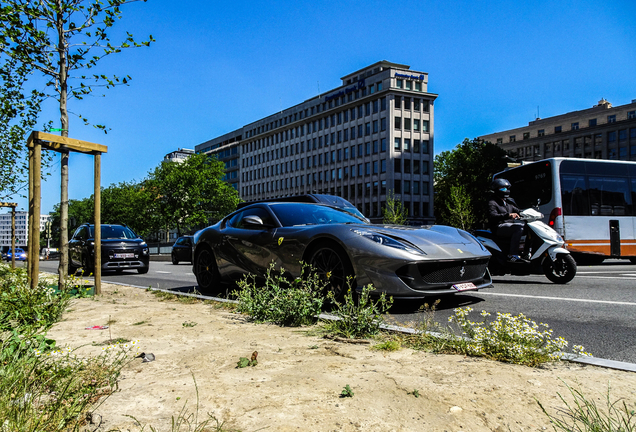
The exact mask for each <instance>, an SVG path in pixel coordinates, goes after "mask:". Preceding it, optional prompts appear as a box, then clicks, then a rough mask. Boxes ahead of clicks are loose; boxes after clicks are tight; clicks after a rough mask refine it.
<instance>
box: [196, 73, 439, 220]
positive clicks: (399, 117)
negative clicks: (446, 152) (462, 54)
mask: <svg viewBox="0 0 636 432" xmlns="http://www.w3.org/2000/svg"><path fill="white" fill-rule="evenodd" d="M341 80H342V84H341V86H339V87H336V88H334V89H332V90H329V91H327V92H324V93H322V94H319V95H317V96H315V97H313V98H311V99H309V100H306V101H304V102H302V103H299V104H298V105H295V106H293V107H290V108H287V109H284V110H282V111H280V112H277V113H275V114H272V115H270V116H267V117H265V118H262V119H259V120H256V121H254V122H251V123H248V124H246V125H245V126H243V127H242V128H240V129H238V130H235V131H232V132H229V133H227V134H225V135H222V136H220V137H217V138H214V139H211V140H209V141H206V142H204V143H202V144H199V145H197V146H196V148H195V151H196V152H197V153H209V154H215V155H216V156H217V158H218V159H219V160H221V161H223V162H225V166H226V179H227V180H228V181H229V182H230V183H231V184H232V185H233V186H234V187H235V188H236V189H237V190H238V192H239V194H240V196H241V198H243V199H244V200H245V201H253V200H258V199H266V198H277V197H282V196H287V195H296V194H303V193H326V194H333V195H338V196H341V197H343V198H345V199H347V200H349V201H350V202H351V203H353V204H354V205H355V206H356V207H357V208H358V209H359V210H360V211H361V212H363V213H364V214H365V216H367V217H369V218H370V219H371V220H373V221H379V220H381V219H382V208H383V207H384V204H385V202H386V197H387V194H390V193H392V194H394V196H395V197H396V199H398V200H401V202H402V203H403V205H404V206H405V208H406V209H407V211H408V218H409V220H410V221H411V222H412V223H428V222H432V221H433V182H432V173H433V154H434V152H433V130H434V129H433V123H434V122H433V117H434V116H433V112H434V110H433V106H434V101H435V99H436V98H437V95H436V94H434V93H429V92H428V74H427V73H424V72H416V71H413V70H411V69H410V66H407V65H401V64H396V63H390V62H387V61H380V62H378V63H375V64H372V65H371V66H368V67H365V68H363V69H360V70H358V71H356V72H353V73H350V74H348V75H345V76H344V77H342V78H341Z"/></svg>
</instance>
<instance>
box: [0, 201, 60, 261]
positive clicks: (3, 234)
mask: <svg viewBox="0 0 636 432" xmlns="http://www.w3.org/2000/svg"><path fill="white" fill-rule="evenodd" d="M50 217H51V216H50V215H48V214H46V215H40V232H42V231H44V230H45V229H46V222H47V221H48V220H49V219H50ZM28 225H29V213H28V212H25V211H16V212H15V247H21V248H23V249H26V247H27V244H28V242H29V230H28ZM0 248H2V251H3V252H6V251H8V250H9V249H11V212H9V213H5V214H0Z"/></svg>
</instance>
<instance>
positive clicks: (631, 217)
mask: <svg viewBox="0 0 636 432" xmlns="http://www.w3.org/2000/svg"><path fill="white" fill-rule="evenodd" d="M494 177H495V178H496V177H500V178H505V179H507V180H508V181H510V183H511V184H512V190H511V196H512V197H513V198H514V199H515V201H516V202H517V204H518V206H519V208H521V209H524V208H528V207H532V206H534V205H536V204H537V202H539V210H540V211H541V213H543V214H544V215H545V220H544V222H545V223H547V224H548V225H550V226H551V227H552V228H554V229H555V230H556V231H557V232H558V233H559V234H561V236H563V238H564V239H565V242H566V244H567V248H568V250H569V251H570V252H572V253H573V254H574V256H575V258H576V259H578V260H580V261H581V262H590V263H592V262H602V260H603V259H605V258H610V257H612V258H629V259H630V260H631V261H632V263H636V239H635V237H634V236H635V233H636V162H624V161H614V160H600V159H576V158H550V159H543V160H540V161H537V162H533V163H529V164H525V165H521V166H518V167H515V168H511V169H508V170H506V171H503V172H500V173H497V174H495V176H494Z"/></svg>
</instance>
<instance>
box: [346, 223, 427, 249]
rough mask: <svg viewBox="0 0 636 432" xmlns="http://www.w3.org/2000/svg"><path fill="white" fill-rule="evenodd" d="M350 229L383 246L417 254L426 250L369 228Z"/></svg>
mask: <svg viewBox="0 0 636 432" xmlns="http://www.w3.org/2000/svg"><path fill="white" fill-rule="evenodd" d="M351 231H353V232H354V233H356V234H358V235H359V236H362V237H364V238H367V239H369V240H371V241H374V242H376V243H378V244H381V245H383V246H388V247H392V248H396V249H400V250H403V251H406V252H408V253H412V254H418V255H426V252H424V251H423V250H421V249H420V248H418V247H416V246H414V245H411V244H405V243H402V242H399V241H397V240H395V239H393V238H391V237H389V236H386V235H384V234H380V233H377V232H375V231H370V230H365V229H352V230H351Z"/></svg>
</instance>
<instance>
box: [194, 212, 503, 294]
mask: <svg viewBox="0 0 636 432" xmlns="http://www.w3.org/2000/svg"><path fill="white" fill-rule="evenodd" d="M194 240H195V248H194V266H193V271H194V274H195V275H196V278H197V282H198V284H199V288H200V290H201V292H203V293H214V292H218V291H220V290H221V283H222V282H233V281H236V280H238V279H240V278H241V277H242V276H243V275H244V274H245V273H252V274H254V275H256V276H259V277H260V276H264V275H265V273H266V270H267V268H268V267H269V264H270V263H271V262H272V261H273V262H274V263H275V264H276V266H277V267H282V268H284V269H285V270H286V271H287V272H289V274H290V276H291V277H298V276H300V275H301V270H302V265H301V261H302V262H305V263H309V264H311V265H312V266H313V267H314V268H315V269H316V270H317V271H318V272H319V273H320V274H321V275H322V276H323V277H324V278H325V280H326V281H327V283H328V289H330V290H331V291H332V292H333V293H334V294H335V296H336V298H339V297H342V295H343V294H344V293H345V292H346V289H347V283H346V281H347V278H349V277H352V278H353V281H354V285H353V286H355V287H356V289H361V288H362V287H363V286H365V285H368V284H372V285H373V287H374V288H375V289H376V290H377V291H379V292H385V293H386V294H387V295H391V296H393V297H395V298H421V297H425V296H438V295H443V294H453V293H457V292H461V291H467V290H476V289H480V288H486V287H489V286H490V285H491V278H490V273H488V268H487V265H488V260H489V258H490V253H489V252H488V251H486V249H485V248H484V247H483V246H482V245H481V243H480V242H479V241H477V240H476V239H475V238H474V237H473V236H472V235H471V234H469V233H467V232H466V231H462V230H460V229H457V228H452V227H448V226H443V225H432V226H424V227H417V228H416V227H407V226H398V225H373V224H370V223H369V222H368V221H366V220H365V219H363V218H360V217H358V216H356V215H354V214H352V213H350V212H347V211H345V210H342V209H340V208H337V207H332V206H329V205H324V204H314V203H297V202H261V203H257V204H252V205H249V206H246V207H243V208H241V209H239V210H237V211H235V212H234V213H232V214H230V215H229V216H227V217H225V218H224V219H223V220H221V221H220V222H218V223H217V224H215V225H212V226H210V227H208V228H205V229H203V230H201V231H199V232H197V233H196V234H195V236H194Z"/></svg>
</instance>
